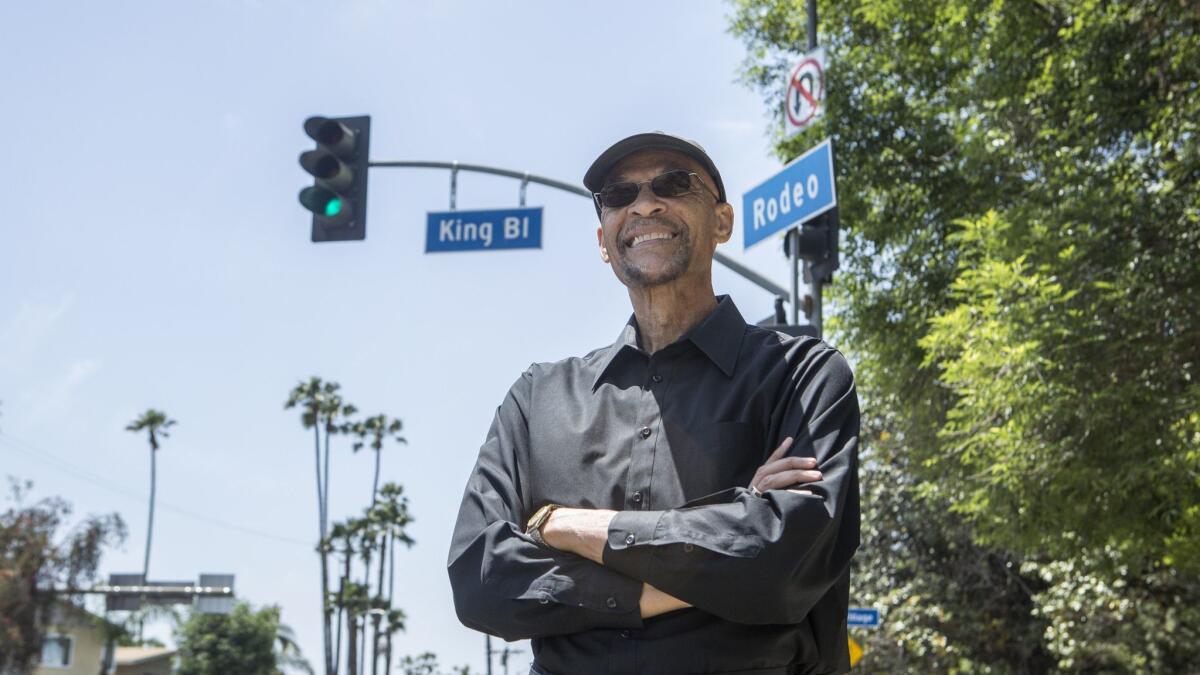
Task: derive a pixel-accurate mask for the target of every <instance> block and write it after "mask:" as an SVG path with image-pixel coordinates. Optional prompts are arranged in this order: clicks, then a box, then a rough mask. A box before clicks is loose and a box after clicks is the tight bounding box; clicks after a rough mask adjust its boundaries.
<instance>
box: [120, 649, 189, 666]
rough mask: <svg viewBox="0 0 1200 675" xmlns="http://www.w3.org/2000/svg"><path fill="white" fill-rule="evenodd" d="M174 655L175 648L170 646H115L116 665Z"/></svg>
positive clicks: (139, 662)
mask: <svg viewBox="0 0 1200 675" xmlns="http://www.w3.org/2000/svg"><path fill="white" fill-rule="evenodd" d="M173 656H175V650H174V649H171V648H170V647H117V654H116V664H117V665H118V666H137V665H141V664H143V663H149V662H151V661H157V660H159V659H169V658H171V657H173Z"/></svg>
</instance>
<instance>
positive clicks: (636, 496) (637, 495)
mask: <svg viewBox="0 0 1200 675" xmlns="http://www.w3.org/2000/svg"><path fill="white" fill-rule="evenodd" d="M633 503H634V504H641V503H642V493H641V492H635V493H633Z"/></svg>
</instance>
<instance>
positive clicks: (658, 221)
mask: <svg viewBox="0 0 1200 675" xmlns="http://www.w3.org/2000/svg"><path fill="white" fill-rule="evenodd" d="M652 225H657V226H659V227H662V228H666V229H667V230H669V231H670V232H671V234H673V235H676V236H683V237H686V236H687V228H686V227H684V226H683V223H682V222H680V221H678V220H676V219H674V218H666V217H663V216H648V217H646V218H633V219H631V220H630V221H629V224H628V225H626V226H625V228H624V230H622V232H621V239H620V244H621V245H622V246H625V245H626V242H628V241H629V240H630V239H631V238H632V237H630V236H629V235H628V234H626V233H628V232H638V231H639V230H641V229H642V228H645V227H649V226H652Z"/></svg>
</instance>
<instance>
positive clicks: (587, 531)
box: [542, 436, 822, 619]
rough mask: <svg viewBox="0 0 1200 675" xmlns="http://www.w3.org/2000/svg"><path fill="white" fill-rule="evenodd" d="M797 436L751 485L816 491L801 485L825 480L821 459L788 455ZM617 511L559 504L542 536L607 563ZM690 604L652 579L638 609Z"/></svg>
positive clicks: (646, 613) (650, 611)
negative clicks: (820, 467) (610, 535)
mask: <svg viewBox="0 0 1200 675" xmlns="http://www.w3.org/2000/svg"><path fill="white" fill-rule="evenodd" d="M793 442H794V439H793V438H792V437H790V436H789V437H788V438H786V439H784V441H783V443H781V444H780V445H779V447H778V448H776V449H775V451H774V452H773V453H772V454H771V456H770V457H768V458H767V461H766V462H765V463H763V465H762V466H761V467H759V469H758V471H757V472H756V473H755V474H754V479H753V480H751V481H750V485H751V486H753V487H754V489H756V490H758V491H760V492H766V491H767V490H772V489H778V488H786V489H788V490H789V491H790V492H794V493H796V494H812V492H811V491H809V490H804V489H797V488H793V487H791V486H799V485H802V484H804V483H814V482H816V481H819V480H821V478H822V475H821V472H820V471H818V470H817V469H816V467H817V460H816V459H815V458H812V457H786V456H785V455H786V453H787V451H788V449H789V448H791V447H792V443H793ZM616 515H617V512H616V511H611V510H607V509H573V508H565V507H564V508H559V509H557V510H555V511H554V512H553V513H552V514H551V515H550V518H549V520H547V521H546V523H545V524H544V525H542V540H543V541H545V542H546V545H547V546H550V547H551V548H555V549H558V550H560V551H565V552H567V553H573V554H575V555H578V556H581V557H583V558H586V559H588V560H591V561H592V562H594V563H596V564H598V565H603V564H604V545H605V544H606V543H607V542H608V532H609V527H610V526H611V525H612V521H613V518H615V517H616ZM688 607H691V605H690V604H688V603H686V602H684V601H683V600H680V599H679V598H676V597H674V596H671V595H668V594H666V593H664V592H662V591H660V590H658V589H657V588H655V587H654V586H651V585H650V584H648V583H644V582H643V584H642V595H641V598H640V599H639V601H638V610H639V613H640V614H641V617H642V618H643V619H649V618H650V617H654V616H658V615H659V614H666V613H667V612H673V611H675V610H677V609H686V608H688Z"/></svg>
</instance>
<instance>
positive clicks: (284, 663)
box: [275, 623, 313, 675]
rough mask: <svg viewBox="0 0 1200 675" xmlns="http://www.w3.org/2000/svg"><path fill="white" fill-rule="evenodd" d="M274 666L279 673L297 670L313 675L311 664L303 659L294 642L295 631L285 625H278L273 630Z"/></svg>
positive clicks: (298, 645) (297, 645)
mask: <svg viewBox="0 0 1200 675" xmlns="http://www.w3.org/2000/svg"><path fill="white" fill-rule="evenodd" d="M275 666H276V668H278V669H279V670H280V671H281V672H282V671H288V670H298V671H300V672H302V673H306V674H307V675H313V668H312V664H311V663H309V662H308V659H306V658H304V654H303V653H302V652H301V651H300V644H299V643H298V642H297V641H296V631H294V630H292V627H291V626H289V625H287V624H285V623H280V624H278V625H277V626H276V628H275Z"/></svg>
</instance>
